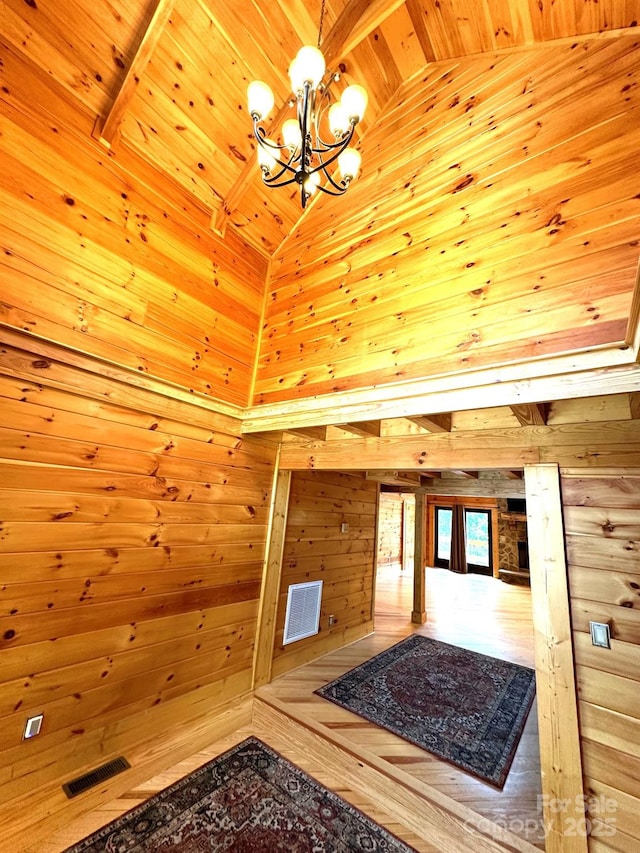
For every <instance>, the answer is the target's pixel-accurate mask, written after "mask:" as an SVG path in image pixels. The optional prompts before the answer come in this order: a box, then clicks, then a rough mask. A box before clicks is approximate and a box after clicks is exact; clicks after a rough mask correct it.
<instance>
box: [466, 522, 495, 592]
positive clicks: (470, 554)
mask: <svg viewBox="0 0 640 853" xmlns="http://www.w3.org/2000/svg"><path fill="white" fill-rule="evenodd" d="M464 527H465V547H466V550H467V571H469V572H475V573H476V574H479V575H491V574H493V565H492V560H491V553H492V547H491V544H492V543H491V510H490V509H467V508H465V511H464Z"/></svg>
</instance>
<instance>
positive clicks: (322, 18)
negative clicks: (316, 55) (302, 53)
mask: <svg viewBox="0 0 640 853" xmlns="http://www.w3.org/2000/svg"><path fill="white" fill-rule="evenodd" d="M324 3H325V0H322V6H321V7H320V26H319V27H318V47H320V42H321V41H322V25H323V24H324Z"/></svg>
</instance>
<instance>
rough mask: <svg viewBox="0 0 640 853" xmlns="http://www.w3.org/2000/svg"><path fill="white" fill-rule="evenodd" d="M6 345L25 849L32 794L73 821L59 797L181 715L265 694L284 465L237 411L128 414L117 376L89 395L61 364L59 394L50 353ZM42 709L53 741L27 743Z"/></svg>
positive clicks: (8, 774) (4, 607) (2, 487)
mask: <svg viewBox="0 0 640 853" xmlns="http://www.w3.org/2000/svg"><path fill="white" fill-rule="evenodd" d="M10 349H11V348H9V350H10ZM9 350H8V349H7V348H3V359H2V367H1V368H0V397H1V405H0V413H1V418H2V426H1V427H0V576H1V577H2V585H1V586H0V618H1V620H2V633H1V635H0V661H1V663H0V671H1V678H2V685H1V688H0V697H1V698H0V751H1V753H2V761H1V764H2V767H3V768H4V770H3V772H2V774H0V803H1V805H0V824H2V826H3V830H2V832H3V835H2V836H0V837H2V838H4V839H5V842H6V843H9V842H7V841H6V839H8V838H10V837H12V836H11V832H12V831H14V830H15V831H17V832H18V836H17V837H18V838H20V837H21V836H20V832H23V831H24V828H25V826H26V821H27V820H28V819H29V818H28V817H27V816H26V815H27V814H28V813H30V812H31V809H32V805H33V804H34V791H40V794H38V796H37V797H36V798H35V799H36V801H37V803H36V805H35V807H34V808H35V811H34V813H33V815H31V817H32V818H33V821H34V822H36V820H38V819H40V818H43V817H44V812H43V809H44V808H45V804H46V802H47V801H48V800H49V798H50V797H51V796H53V797H54V799H53V800H50V802H56V803H57V806H56V808H59V809H60V810H62V809H63V807H64V804H63V803H61V802H58V800H59V798H57V799H56V796H54V794H53V793H52V792H53V791H55V789H56V786H59V785H60V784H61V783H62V782H64V781H66V780H68V779H70V778H73V777H74V776H76V775H78V774H79V773H81V772H84V771H85V770H88V769H90V768H92V767H94V766H97V765H99V764H101V763H103V762H104V760H105V758H109V757H111V756H113V755H116V754H120V753H123V754H125V755H127V754H128V753H130V752H134V753H135V754H136V755H138V753H137V751H136V750H137V749H138V745H139V744H140V742H142V741H145V739H148V740H150V741H151V740H154V739H157V738H159V737H160V738H161V736H163V735H164V734H165V729H166V726H167V725H168V719H169V717H168V716H167V715H168V714H169V715H170V717H171V719H172V720H173V721H174V722H175V721H178V722H179V723H180V724H181V725H183V724H184V725H186V724H188V723H189V721H192V722H193V721H195V720H197V718H198V717H202V716H203V715H205V716H206V714H211V713H214V712H215V710H216V709H217V708H219V707H222V704H223V703H224V702H226V701H231V700H232V699H233V698H234V697H235V698H236V699H238V697H240V696H241V695H243V694H246V693H247V692H248V691H249V690H250V688H251V684H252V669H253V655H254V641H255V635H256V620H257V615H258V603H259V600H260V591H261V580H262V568H263V559H264V551H265V538H266V531H267V523H268V513H269V501H270V492H271V482H272V476H273V463H274V456H275V448H274V446H273V445H271V444H268V443H265V442H262V441H260V440H258V439H249V440H246V439H242V438H240V435H239V421H237V420H234V419H233V418H230V417H228V416H222V415H217V416H216V415H215V414H214V413H212V412H207V411H206V410H204V411H203V410H199V409H198V408H197V407H196V406H195V405H194V404H191V403H187V402H180V401H176V400H173V401H171V400H169V399H167V400H166V403H167V406H166V409H167V411H166V412H164V411H163V403H162V397H161V395H159V394H154V393H152V392H150V391H146V390H144V389H137V390H136V389H133V388H132V389H131V402H130V405H129V406H127V405H126V403H125V402H122V403H120V402H116V401H117V400H118V394H119V393H121V392H122V388H120V389H119V388H118V382H117V381H116V380H114V379H109V378H108V377H101V378H100V380H99V385H100V387H101V388H102V389H103V390H104V392H105V393H104V396H102V395H101V394H99V393H98V394H96V392H95V388H94V389H93V390H92V389H91V387H90V386H91V377H92V375H94V374H92V373H91V369H90V368H91V367H92V366H91V365H90V364H89V363H87V364H86V365H85V367H86V369H85V370H83V369H82V368H81V367H80V366H75V367H74V366H71V365H66V366H64V365H63V364H62V361H61V362H58V363H56V362H54V361H53V360H51V361H49V362H48V364H49V369H50V372H51V377H52V382H53V384H51V385H49V384H48V371H47V370H41V371H40V375H39V377H38V381H37V382H36V381H34V379H33V378H32V376H31V375H29V374H28V373H27V374H26V375H22V374H21V371H20V366H21V365H23V364H31V365H33V364H36V363H37V362H38V361H39V358H40V356H39V354H38V353H37V352H36V353H31V355H30V358H29V353H28V352H26V351H23V355H24V356H25V358H22V357H21V356H20V353H18V355H17V356H16V355H15V352H14V351H11V352H10V351H9ZM12 353H13V355H14V357H10V356H11V354H12ZM64 356H65V352H64V351H63V350H60V357H61V359H62V358H64ZM78 358H79V357H78ZM80 361H81V359H80ZM60 375H64V376H65V377H66V379H67V380H68V384H66V386H64V387H63V385H62V383H60V384H58V383H57V382H56V381H55V380H56V377H57V376H60ZM96 381H97V382H98V380H96ZM83 385H84V386H86V391H85V392H84V393H83V391H82V386H83ZM110 391H111V392H113V395H112V396H113V400H110V393H109V392H110ZM206 423H209V424H210V426H209V427H207V426H206V425H205V424H206ZM211 425H213V426H214V427H215V428H214V429H212V428H211ZM165 709H167V710H166V711H165ZM37 712H44V724H43V730H42V733H41V735H40V736H39V737H38V738H36V739H34V740H32V741H29V742H27V743H22V740H21V739H22V732H23V728H24V724H25V721H26V718H27V717H28V716H29V715H30V714H33V713H37ZM194 724H195V723H194ZM141 733H142V734H141ZM189 748H191V746H190V745H189ZM155 760H156V761H157V756H156V759H155ZM134 770H135V768H134ZM27 803H28V804H29V806H28V808H27V807H26V804H27ZM21 827H22V829H20V828H21ZM22 837H23V836H22ZM14 840H15V837H14ZM11 843H13V842H11ZM10 846H11V844H10ZM11 849H14V848H13V847H12V848H11Z"/></svg>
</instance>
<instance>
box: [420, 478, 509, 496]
mask: <svg viewBox="0 0 640 853" xmlns="http://www.w3.org/2000/svg"><path fill="white" fill-rule="evenodd" d="M421 491H423V492H424V493H425V494H426V495H447V496H452V497H457V496H469V497H483V498H523V497H524V496H525V488H524V480H518V481H515V482H513V481H510V480H498V479H482V480H454V479H450V480H447V479H446V478H443V479H442V480H431V481H430V482H428V483H423V484H422V489H421Z"/></svg>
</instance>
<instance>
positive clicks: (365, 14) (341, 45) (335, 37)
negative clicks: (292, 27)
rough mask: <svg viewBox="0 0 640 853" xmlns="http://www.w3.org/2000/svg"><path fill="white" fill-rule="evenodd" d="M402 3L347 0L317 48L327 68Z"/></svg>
mask: <svg viewBox="0 0 640 853" xmlns="http://www.w3.org/2000/svg"><path fill="white" fill-rule="evenodd" d="M404 3H405V0H349V2H348V3H347V4H346V6H345V7H344V9H343V10H342V13H341V14H340V16H339V17H338V19H337V21H336V22H335V24H334V25H333V27H331V29H330V30H329V32H328V33H327V37H326V38H325V39H323V41H322V44H321V45H320V47H321V48H322V52H323V53H324V58H325V59H326V61H327V67H329V68H330V67H331V66H332V65H333V63H334V62H337V61H338V59H340V58H341V57H343V56H347V54H349V53H351V51H352V50H355V48H356V47H357V46H358V45H359V44H360V43H361V42H362V41H364V40H365V39H366V38H367V36H370V35H371V33H372V32H373V31H374V30H375V29H377V27H379V26H380V24H382V23H384V21H386V20H387V18H388V17H389V16H390V15H392V14H393V13H394V12H395V11H396V10H397V9H399V8H400V6H403V5H404Z"/></svg>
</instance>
